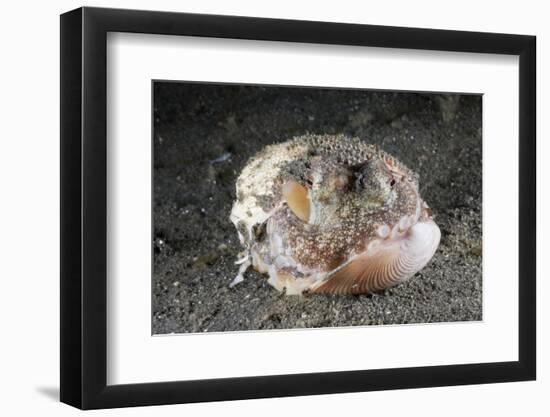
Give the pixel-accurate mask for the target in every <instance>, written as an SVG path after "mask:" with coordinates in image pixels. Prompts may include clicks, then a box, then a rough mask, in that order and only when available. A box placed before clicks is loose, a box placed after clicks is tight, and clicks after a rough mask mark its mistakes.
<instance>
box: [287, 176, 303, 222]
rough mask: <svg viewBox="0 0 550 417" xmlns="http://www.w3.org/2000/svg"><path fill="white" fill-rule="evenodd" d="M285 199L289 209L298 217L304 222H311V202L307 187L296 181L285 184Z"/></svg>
mask: <svg viewBox="0 0 550 417" xmlns="http://www.w3.org/2000/svg"><path fill="white" fill-rule="evenodd" d="M282 192H283V198H284V199H285V201H286V203H287V205H288V208H289V209H290V210H291V211H292V212H293V213H294V215H295V216H296V217H298V218H299V219H300V220H302V221H304V222H306V223H307V222H309V214H310V201H309V192H308V190H307V188H306V187H304V186H303V185H301V184H298V183H297V182H296V181H288V182H285V183H284V184H283V190H282Z"/></svg>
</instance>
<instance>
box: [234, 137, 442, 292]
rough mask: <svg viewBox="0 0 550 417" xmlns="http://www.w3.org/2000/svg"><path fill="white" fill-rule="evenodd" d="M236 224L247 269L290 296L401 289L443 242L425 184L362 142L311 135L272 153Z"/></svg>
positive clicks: (262, 160) (238, 209) (243, 192)
mask: <svg viewBox="0 0 550 417" xmlns="http://www.w3.org/2000/svg"><path fill="white" fill-rule="evenodd" d="M236 195H237V196H239V198H238V199H237V200H236V201H235V203H234V204H233V209H232V211H231V217H230V219H231V221H232V222H233V223H234V225H235V227H236V228H237V232H238V234H239V239H240V241H241V243H242V245H243V246H244V248H245V251H244V252H245V253H244V257H243V258H241V259H240V260H239V262H240V268H239V272H238V274H237V277H236V278H235V279H234V280H233V282H232V284H231V285H232V286H233V285H236V284H237V283H239V282H241V281H243V280H244V274H245V272H246V270H247V268H248V267H250V266H252V267H253V268H254V269H256V270H257V271H258V272H260V273H263V274H267V275H268V280H267V282H268V283H269V284H270V285H272V286H273V287H274V288H276V289H277V290H279V291H284V292H285V293H286V294H287V295H294V294H297V295H299V294H319V293H327V294H361V293H371V292H375V291H381V290H384V289H386V288H389V287H392V286H395V285H398V284H400V283H402V282H404V281H406V280H408V279H409V278H411V277H412V276H414V275H415V274H416V273H417V272H418V271H420V270H421V269H422V268H424V267H425V266H426V265H427V264H428V262H429V261H430V259H431V258H432V257H433V256H434V254H435V252H436V250H437V247H438V245H439V241H440V238H441V233H440V230H439V228H438V226H437V225H436V224H435V222H434V220H433V214H432V210H431V209H430V208H429V206H428V205H427V204H426V202H424V201H423V200H422V198H421V197H420V194H419V190H418V176H417V175H416V174H415V173H414V172H413V171H412V170H410V169H409V168H408V167H406V166H405V165H404V164H403V163H401V162H400V161H399V160H398V159H396V158H395V157H394V156H392V155H389V154H388V153H386V152H384V151H383V150H381V149H380V148H378V147H376V146H373V145H369V144H367V143H366V142H364V141H362V140H360V139H358V138H350V137H347V136H343V135H305V136H300V137H296V138H294V139H292V140H289V141H287V142H283V143H279V144H275V145H270V146H267V147H266V148H264V149H263V150H261V151H260V152H259V153H258V154H257V155H256V156H254V157H253V158H251V159H250V160H249V161H248V163H247V164H246V166H245V167H244V168H243V170H242V172H241V174H240V175H239V178H238V180H237V186H236Z"/></svg>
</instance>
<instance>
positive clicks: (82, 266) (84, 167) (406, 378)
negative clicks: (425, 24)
mask: <svg viewBox="0 0 550 417" xmlns="http://www.w3.org/2000/svg"><path fill="white" fill-rule="evenodd" d="M108 32H131V33H147V34H163V35H186V36H198V37H215V38H235V39H254V40H269V41H286V42H305V43H318V44H333V45H356V46H371V47H382V48H404V49H421V50H440V51H456V52H476V53H490V54H507V55H517V56H519V103H518V109H519V132H518V137H519V155H518V158H519V277H520V279H519V292H518V298H519V329H518V332H519V337H518V339H519V347H518V349H519V350H518V352H519V358H518V361H513V362H496V363H477V364H467V365H445V366H428V367H411V368H398V369H376V370H356V371H345V372H327V373H311V374H292V375H273V376H255V377H239V378H226V379H209V380H199V381H176V382H162V383H140V384H130V385H112V386H109V385H107V383H106V381H107V379H106V376H107V334H106V333H107V311H106V310H107V309H106V307H107V304H106V300H107V284H106V282H107V259H106V258H107V253H106V244H107V180H108V178H107V173H106V168H107V163H106V161H107V140H106V126H107V112H106V93H107V87H106V85H107V83H106V81H107V73H106V59H107V58H106V43H107V42H106V39H107V33H108ZM535 51H536V38H535V37H534V36H524V35H510V34H495V33H478V32H461V31H449V30H432V29H415V28H403V27H387V26H371V25H358V24H341V23H323V22H312V21H293V20H278V19H265V18H252V17H236V16H217V15H200V14H185V13H169V12H152V11H136V10H119V9H102V8H88V7H84V8H79V9H77V10H73V11H70V12H68V13H65V14H63V15H61V53H60V57H61V92H60V93H61V309H60V315H61V358H60V359H61V382H60V383H61V401H62V402H64V403H67V404H70V405H72V406H75V407H78V408H81V409H95V408H111V407H123V406H142V405H156V404H174V403H189V402H201V401H219V400H237V399H250V398H265V397H282V396H298V395H313V394H328V393H344V392H357V391H375V390H387V389H402V388H421V387H435V386H450V385H463V384H481V383H496V382H507V381H525V380H533V379H535V377H536V313H535V312H536V304H535V301H536V286H535V280H536V268H535V265H536V262H535V261H536V259H535V257H536V144H535V135H536V130H535V122H536V120H535V113H536V112H535V107H536V91H535V87H536V81H535V80H536V77H535V75H536V55H535V54H536V52H535Z"/></svg>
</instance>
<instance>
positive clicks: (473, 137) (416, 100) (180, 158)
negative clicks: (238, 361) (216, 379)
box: [152, 82, 482, 334]
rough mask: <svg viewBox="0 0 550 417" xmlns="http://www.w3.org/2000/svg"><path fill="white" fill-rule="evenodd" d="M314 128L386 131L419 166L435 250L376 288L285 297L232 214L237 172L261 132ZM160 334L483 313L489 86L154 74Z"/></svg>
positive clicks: (377, 134)
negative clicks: (256, 262)
mask: <svg viewBox="0 0 550 417" xmlns="http://www.w3.org/2000/svg"><path fill="white" fill-rule="evenodd" d="M306 132H309V133H313V134H330V133H344V134H347V135H349V136H357V137H360V138H362V139H363V140H365V141H366V142H369V143H374V144H378V145H379V146H380V147H381V148H382V149H384V150H386V151H387V152H389V153H391V154H393V155H394V156H396V157H397V158H398V159H400V160H401V161H402V162H404V163H405V164H406V165H408V166H409V167H410V168H412V169H413V170H414V171H416V172H417V173H418V174H419V176H420V191H421V196H422V197H423V199H424V200H425V201H426V202H427V203H428V204H429V205H430V207H431V208H432V210H433V213H434V218H435V221H436V223H437V224H438V225H439V227H440V229H441V234H442V237H441V243H440V246H439V249H438V250H437V252H436V254H435V256H434V258H433V259H432V261H431V262H430V263H429V264H428V266H427V267H425V268H424V269H423V270H421V271H420V272H419V273H417V274H416V275H415V276H414V277H412V278H411V279H410V280H409V281H407V282H405V283H403V284H401V285H399V286H397V287H394V288H392V289H389V290H386V291H384V292H380V293H376V294H370V295H348V296H333V295H315V296H308V297H300V296H285V295H284V294H282V293H280V292H278V291H277V290H275V289H274V288H272V287H271V286H270V285H268V284H267V282H266V278H265V276H263V275H261V274H259V273H257V272H255V271H253V270H252V269H249V271H248V272H247V273H246V274H245V281H244V282H243V283H241V284H239V285H237V286H236V287H234V288H229V283H230V282H231V281H232V280H233V278H234V277H235V275H236V273H237V270H238V266H237V265H235V264H234V261H235V260H236V259H237V254H238V253H239V252H240V251H241V250H242V248H241V246H240V243H239V240H238V237H237V233H236V231H235V229H234V226H233V224H232V223H231V222H230V221H229V214H230V211H231V206H232V203H233V200H234V197H235V181H236V178H237V176H238V175H239V172H240V170H241V169H242V168H243V166H244V165H245V164H246V162H247V160H248V159H249V158H250V157H251V156H253V155H254V154H255V153H256V152H257V151H258V150H260V149H261V148H262V147H263V146H265V145H267V144H271V143H274V142H281V141H285V140H288V139H290V138H292V137H294V136H297V135H301V134H304V133H306ZM153 140H154V204H153V207H154V208H153V221H154V242H153V247H154V273H153V283H152V291H153V311H152V314H153V329H152V331H153V333H154V334H161V333H184V332H219V331H235V330H257V329H289V328H304V327H307V328H311V327H334V326H353V325H369V324H401V323H433V322H450V321H470V320H481V319H482V244H481V242H482V234H481V233H482V227H481V197H482V196H481V190H482V169H481V158H482V140H481V97H480V96H473V95H463V96H460V97H458V96H450V95H441V94H433V95H432V94H411V93H391V92H390V93H387V92H374V91H365V90H320V89H295V88H274V87H257V86H237V85H209V84H186V83H166V82H155V84H154V133H153Z"/></svg>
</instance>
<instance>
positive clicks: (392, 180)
mask: <svg viewBox="0 0 550 417" xmlns="http://www.w3.org/2000/svg"><path fill="white" fill-rule="evenodd" d="M394 185H395V178H392V179H391V181H390V187H393V186H394Z"/></svg>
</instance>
